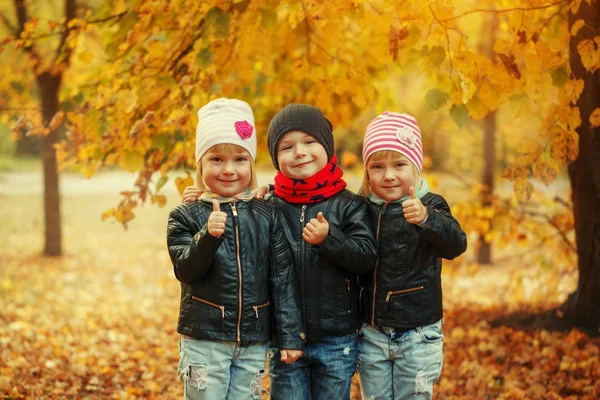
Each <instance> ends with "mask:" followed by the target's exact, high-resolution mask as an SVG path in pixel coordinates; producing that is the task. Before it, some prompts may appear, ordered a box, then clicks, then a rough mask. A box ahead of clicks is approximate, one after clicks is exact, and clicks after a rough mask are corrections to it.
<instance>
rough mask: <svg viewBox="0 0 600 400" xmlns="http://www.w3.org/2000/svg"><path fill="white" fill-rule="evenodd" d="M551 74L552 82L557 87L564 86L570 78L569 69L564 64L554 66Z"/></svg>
mask: <svg viewBox="0 0 600 400" xmlns="http://www.w3.org/2000/svg"><path fill="white" fill-rule="evenodd" d="M550 75H551V76H552V84H553V85H554V86H557V87H562V86H563V85H564V84H565V83H566V82H567V81H568V80H569V71H567V68H565V66H564V65H561V66H560V67H558V68H554V69H553V70H552V72H550Z"/></svg>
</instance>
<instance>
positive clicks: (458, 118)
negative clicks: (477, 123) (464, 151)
mask: <svg viewBox="0 0 600 400" xmlns="http://www.w3.org/2000/svg"><path fill="white" fill-rule="evenodd" d="M450 116H451V117H452V119H453V120H454V122H456V125H458V126H459V128H462V127H463V126H465V125H466V124H467V123H468V122H469V121H470V120H471V117H470V116H469V109H468V108H467V106H465V105H464V104H458V105H457V104H455V105H453V106H452V108H451V109H450Z"/></svg>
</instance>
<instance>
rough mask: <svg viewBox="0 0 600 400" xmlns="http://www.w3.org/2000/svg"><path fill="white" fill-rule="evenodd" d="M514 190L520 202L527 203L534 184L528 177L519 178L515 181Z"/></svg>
mask: <svg viewBox="0 0 600 400" xmlns="http://www.w3.org/2000/svg"><path fill="white" fill-rule="evenodd" d="M513 191H514V193H515V197H516V198H517V201H518V202H519V203H526V202H528V201H529V199H530V198H531V195H532V194H533V184H532V183H531V182H529V181H528V180H527V179H517V180H515V182H514V183H513Z"/></svg>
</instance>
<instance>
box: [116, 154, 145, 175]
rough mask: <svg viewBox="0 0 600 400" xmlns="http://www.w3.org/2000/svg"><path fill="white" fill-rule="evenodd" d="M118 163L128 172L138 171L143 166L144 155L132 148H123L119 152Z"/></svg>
mask: <svg viewBox="0 0 600 400" xmlns="http://www.w3.org/2000/svg"><path fill="white" fill-rule="evenodd" d="M119 165H120V166H121V168H123V169H125V170H127V171H129V172H136V171H139V170H140V169H142V167H143V166H144V155H143V154H141V153H140V152H137V151H134V150H123V151H122V152H121V153H120V154H119Z"/></svg>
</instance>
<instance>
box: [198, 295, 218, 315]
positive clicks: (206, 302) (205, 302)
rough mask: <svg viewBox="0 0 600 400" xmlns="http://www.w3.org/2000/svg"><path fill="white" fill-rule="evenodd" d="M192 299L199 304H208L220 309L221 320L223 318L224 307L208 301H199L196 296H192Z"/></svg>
mask: <svg viewBox="0 0 600 400" xmlns="http://www.w3.org/2000/svg"><path fill="white" fill-rule="evenodd" d="M192 299H194V300H198V301H199V302H201V303H204V304H208V305H209V306H211V307H215V308H218V309H220V310H221V318H225V306H220V305H218V304H215V303H211V302H210V301H208V300H204V299H201V298H200V297H196V296H192Z"/></svg>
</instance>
